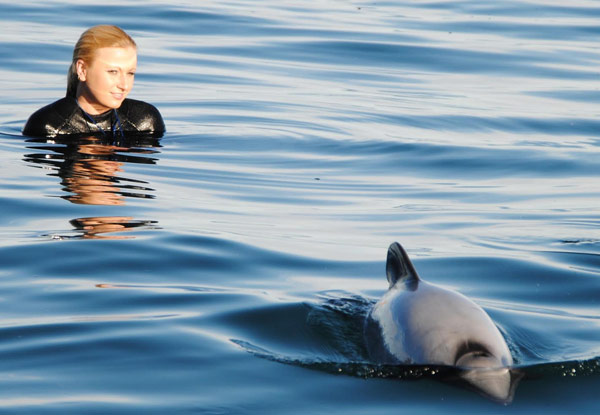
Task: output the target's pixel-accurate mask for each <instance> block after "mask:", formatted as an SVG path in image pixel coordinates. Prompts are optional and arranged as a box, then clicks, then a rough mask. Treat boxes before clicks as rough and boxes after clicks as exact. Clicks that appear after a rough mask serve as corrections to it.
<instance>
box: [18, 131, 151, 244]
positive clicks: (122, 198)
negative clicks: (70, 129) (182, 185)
mask: <svg viewBox="0 0 600 415" xmlns="http://www.w3.org/2000/svg"><path fill="white" fill-rule="evenodd" d="M27 142H28V143H35V144H34V145H31V146H28V147H27V148H28V149H30V150H35V151H36V152H34V153H30V154H25V156H24V158H23V159H24V161H26V162H28V163H31V164H30V165H31V166H32V167H38V168H42V169H45V170H49V173H48V175H49V176H58V177H59V178H60V179H61V182H60V184H61V185H62V190H63V191H64V192H66V193H68V194H67V195H63V196H60V197H61V198H63V199H65V200H68V201H69V202H71V203H75V204H85V205H110V206H118V205H124V204H125V203H126V200H127V198H144V199H153V198H154V197H155V196H154V195H153V194H152V192H154V189H153V188H151V187H150V186H149V183H148V182H147V181H144V180H139V179H134V178H131V177H126V176H125V169H126V166H127V165H128V164H156V162H157V160H158V159H157V158H156V157H153V156H154V155H156V154H158V153H160V152H159V151H158V148H160V147H161V146H160V144H159V140H158V139H157V138H152V137H135V138H122V139H119V140H118V141H114V140H112V139H108V138H104V137H78V138H73V137H68V138H54V139H46V138H33V139H28V140H27ZM70 223H71V224H72V225H73V226H74V228H75V230H76V231H77V232H76V234H75V235H60V236H56V235H55V236H54V237H57V238H60V239H63V238H94V239H107V238H111V239H116V238H118V239H122V238H128V237H130V236H125V235H106V234H110V233H114V232H124V231H128V230H132V229H136V228H138V229H139V228H148V227H150V228H154V227H155V226H154V225H155V224H156V221H148V220H143V221H140V220H135V219H134V218H132V217H125V216H106V217H86V218H76V219H73V220H71V221H70Z"/></svg>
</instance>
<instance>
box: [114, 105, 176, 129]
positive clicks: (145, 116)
mask: <svg viewBox="0 0 600 415" xmlns="http://www.w3.org/2000/svg"><path fill="white" fill-rule="evenodd" d="M117 111H118V113H119V115H120V116H121V117H122V119H121V122H122V123H123V124H124V127H126V128H125V129H126V130H128V129H130V128H133V129H135V130H136V131H139V132H148V133H153V134H163V133H164V132H165V122H164V121H163V118H162V115H161V114H160V111H159V110H158V108H156V107H155V106H154V105H152V104H149V103H147V102H144V101H138V100H136V99H131V98H126V99H125V100H124V101H123V103H122V104H121V107H120V108H119V109H118V110H117Z"/></svg>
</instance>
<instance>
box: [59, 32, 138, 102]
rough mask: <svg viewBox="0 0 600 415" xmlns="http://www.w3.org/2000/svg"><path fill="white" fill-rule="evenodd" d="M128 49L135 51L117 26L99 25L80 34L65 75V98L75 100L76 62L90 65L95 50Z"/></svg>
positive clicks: (132, 41) (129, 39)
mask: <svg viewBox="0 0 600 415" xmlns="http://www.w3.org/2000/svg"><path fill="white" fill-rule="evenodd" d="M112 47H119V48H128V47H133V48H135V49H137V45H136V44H135V41H134V40H133V39H132V38H131V36H129V35H128V34H127V33H125V31H124V30H123V29H121V28H119V27H117V26H112V25H100V26H94V27H91V28H89V29H88V30H86V31H85V32H83V33H82V35H81V37H80V38H79V40H78V41H77V44H75V48H74V49H73V61H72V62H71V66H70V67H69V72H68V75H67V96H68V97H73V98H75V97H76V95H77V86H78V85H79V78H78V77H77V67H76V65H77V61H78V60H79V59H82V60H83V61H84V62H85V63H87V64H91V63H92V61H93V60H94V55H95V54H96V50H97V49H100V48H112Z"/></svg>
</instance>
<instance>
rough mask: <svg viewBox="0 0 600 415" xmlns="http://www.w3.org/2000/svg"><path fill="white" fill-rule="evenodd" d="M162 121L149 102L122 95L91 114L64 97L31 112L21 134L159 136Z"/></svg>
mask: <svg viewBox="0 0 600 415" xmlns="http://www.w3.org/2000/svg"><path fill="white" fill-rule="evenodd" d="M164 132H165V123H164V121H163V119H162V116H161V115H160V112H158V110H157V109H156V107H154V106H153V105H151V104H148V103H146V102H143V101H137V100H134V99H129V98H127V99H125V100H123V103H122V104H121V106H120V107H119V108H117V109H116V110H112V109H111V110H109V111H106V112H104V113H102V114H98V115H90V114H88V113H86V112H85V111H83V109H81V107H80V106H79V105H78V104H77V100H76V99H75V98H72V97H65V98H62V99H59V100H58V101H56V102H54V103H52V104H50V105H47V106H45V107H43V108H41V109H39V110H37V111H36V112H34V113H33V114H32V115H31V117H29V120H27V123H26V124H25V127H24V128H23V134H24V135H27V136H31V137H55V136H58V135H75V134H76V135H107V134H132V133H133V134H136V133H137V134H148V135H152V136H162V135H163V134H164Z"/></svg>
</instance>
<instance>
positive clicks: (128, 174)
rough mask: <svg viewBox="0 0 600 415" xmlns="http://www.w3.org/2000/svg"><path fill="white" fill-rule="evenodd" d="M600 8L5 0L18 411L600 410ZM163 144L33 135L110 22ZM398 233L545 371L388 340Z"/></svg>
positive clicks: (4, 371) (3, 138)
mask: <svg viewBox="0 0 600 415" xmlns="http://www.w3.org/2000/svg"><path fill="white" fill-rule="evenodd" d="M599 18H600V4H599V3H598V2H594V1H575V2H566V3H565V2H563V3H561V4H558V3H556V2H553V1H550V0H545V1H544V0H538V1H533V0H532V1H522V2H513V1H505V2H486V1H437V2H413V1H410V2H409V1H387V2H359V1H334V0H324V1H318V2H317V1H314V2H310V1H304V2H303V1H294V2H277V1H270V0H269V1H260V2H256V1H245V0H241V1H203V2H191V1H186V0H180V1H175V2H161V1H146V2H132V1H130V2H127V1H112V0H109V1H105V2H103V4H102V5H92V4H91V2H90V4H88V3H86V2H81V1H73V0H68V1H63V2H33V1H31V2H30V1H24V2H18V3H16V4H15V3H14V2H9V1H0V27H1V29H0V74H1V76H0V218H1V219H0V413H7V414H64V413H78V414H83V413H85V414H93V413H98V414H105V413H136V414H138V413H145V414H154V413H156V414H180V413H181V414H183V413H235V414H237V413H240V414H263V413H282V414H306V413H343V414H365V413H369V414H388V413H424V414H425V413H426V414H437V413H444V414H454V413H456V414H465V413H477V414H480V413H527V414H529V413H532V411H536V412H539V411H544V412H545V413H557V414H562V413H565V412H566V411H577V412H578V413H596V411H597V407H598V405H597V402H598V399H597V391H598V389H599V388H600V308H599V299H600V184H599V180H598V179H599V176H600V174H599V172H600V121H599V116H600V112H599V110H598V105H597V102H598V98H600V93H599V92H598V82H599V81H600V72H599V69H598V68H599V67H600V50H599V49H598V39H599V35H600V29H599V26H598V19H599ZM100 23H113V24H117V25H120V26H122V27H123V28H125V29H126V30H127V31H129V32H130V33H131V34H132V35H133V37H134V38H135V39H136V41H137V43H138V46H139V66H138V75H137V76H136V78H137V80H136V85H135V87H134V90H133V92H132V94H131V95H130V96H131V97H132V98H136V99H142V100H145V101H148V102H151V103H153V104H154V105H156V106H157V107H158V108H159V109H160V110H161V112H162V114H163V116H164V118H165V121H166V124H167V129H168V132H167V134H166V135H165V136H164V137H163V138H162V139H161V140H160V141H151V140H146V141H138V142H124V143H119V144H120V145H119V146H114V145H109V144H108V143H104V142H102V141H93V140H80V141H70V142H64V141H60V140H55V141H46V140H29V139H27V138H26V137H23V136H21V133H20V131H21V128H22V126H23V124H24V122H25V121H26V119H27V117H28V116H29V115H30V114H31V113H32V112H33V111H34V110H36V109H38V108H40V107H41V106H43V105H46V104H48V103H50V102H52V101H54V100H56V99H58V98H60V97H62V96H63V95H64V89H65V80H66V71H67V67H68V65H69V61H70V58H71V53H72V48H73V44H74V43H75V41H76V39H77V38H78V36H79V35H80V33H81V32H82V31H83V30H84V29H86V28H87V27H89V26H91V25H94V24H100ZM393 241H399V242H400V243H402V245H403V246H404V247H405V248H406V249H407V250H408V252H409V254H410V255H411V257H412V258H413V261H414V263H415V266H416V267H417V269H418V270H419V273H420V274H421V276H422V277H424V278H425V279H427V280H428V281H431V282H435V283H437V284H440V285H442V286H445V287H448V288H452V289H455V290H457V291H459V292H461V293H463V294H465V295H467V296H469V297H470V298H472V299H473V300H474V301H476V302H477V303H478V304H480V305H481V306H482V307H483V308H484V309H485V310H486V311H487V312H488V313H489V314H490V316H491V317H492V318H493V320H494V321H495V322H496V324H497V325H498V327H499V328H500V329H501V331H502V332H503V333H504V335H505V336H506V338H507V342H508V344H509V347H510V349H511V351H512V354H513V357H514V359H515V361H516V364H517V366H518V367H519V368H520V369H521V370H522V371H523V372H524V373H525V376H524V378H523V379H522V380H521V382H520V384H519V385H518V388H517V390H516V394H515V398H514V401H513V403H512V404H511V405H509V406H500V405H498V404H496V403H493V402H491V401H488V400H486V399H485V398H483V397H480V396H479V395H477V394H475V393H473V392H471V391H468V390H466V389H463V388H461V387H458V386H457V385H454V384H449V383H447V382H441V381H440V379H438V377H436V376H434V375H428V374H426V373H425V374H423V373H422V372H421V371H420V370H419V368H410V367H397V368H387V369H386V370H383V369H382V368H379V367H377V366H376V365H374V362H370V361H369V360H368V358H367V357H366V356H365V349H364V347H365V346H364V341H363V339H362V332H361V330H362V319H363V317H364V315H365V314H366V312H367V311H368V309H369V307H370V306H371V305H372V304H373V303H374V302H375V301H377V299H378V298H379V297H380V296H381V295H382V294H383V293H384V292H385V290H386V288H387V282H386V280H385V269H384V268H385V258H386V249H387V246H388V245H389V244H390V243H391V242H393Z"/></svg>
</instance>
